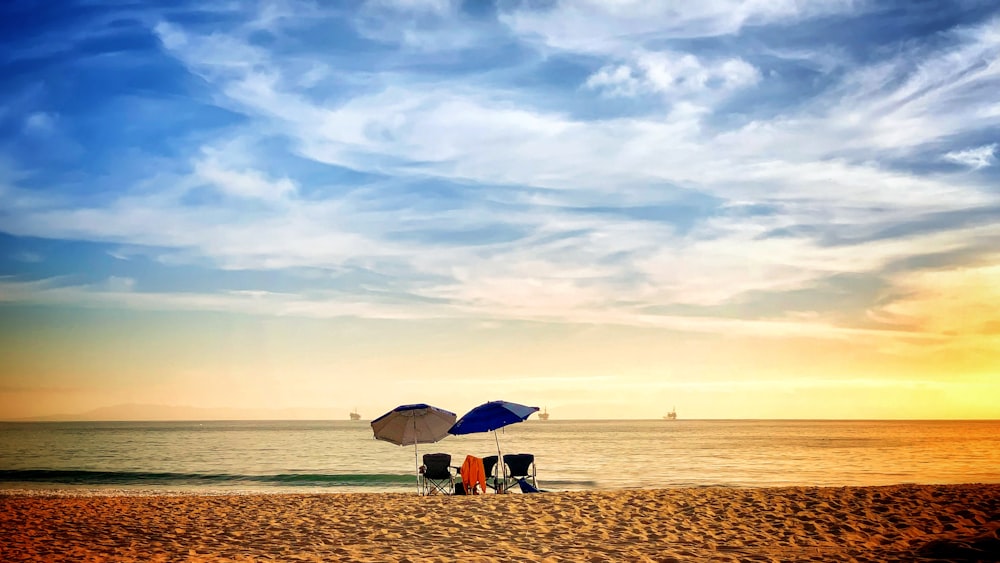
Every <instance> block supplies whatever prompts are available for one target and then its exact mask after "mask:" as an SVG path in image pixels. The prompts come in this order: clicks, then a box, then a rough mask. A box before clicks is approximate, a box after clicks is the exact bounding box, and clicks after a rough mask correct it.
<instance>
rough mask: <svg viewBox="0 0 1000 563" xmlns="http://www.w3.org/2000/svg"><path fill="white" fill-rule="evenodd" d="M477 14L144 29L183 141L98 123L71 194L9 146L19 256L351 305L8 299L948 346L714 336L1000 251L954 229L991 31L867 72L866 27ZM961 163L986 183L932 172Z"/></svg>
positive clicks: (964, 228) (888, 53) (52, 113)
mask: <svg viewBox="0 0 1000 563" xmlns="http://www.w3.org/2000/svg"><path fill="white" fill-rule="evenodd" d="M466 8H467V6H466V5H465V4H462V3H458V2H431V1H427V2H402V3H400V2H370V3H366V4H364V5H362V6H361V7H360V8H359V9H358V10H356V11H352V10H349V9H347V8H342V7H333V8H324V7H318V6H314V5H308V4H298V3H278V4H268V5H264V6H261V7H259V8H255V9H249V10H248V9H246V6H233V7H231V9H227V11H225V13H224V16H225V17H221V16H220V17H219V19H218V21H215V22H214V25H198V24H197V23H196V22H195V21H194V20H193V19H191V18H185V17H180V16H178V14H177V13H175V12H172V11H170V10H163V11H159V12H155V13H144V14H142V17H141V18H139V21H141V22H146V23H145V25H147V27H146V28H145V31H146V32H147V33H148V37H147V38H148V39H150V40H151V41H153V44H154V49H153V52H152V53H147V56H149V57H151V58H155V59H156V60H157V61H158V62H159V63H160V64H163V65H164V68H170V69H172V71H173V72H176V73H177V75H176V76H174V78H176V81H175V83H179V84H185V88H188V90H185V92H184V94H183V96H177V97H178V98H180V99H181V101H182V102H184V103H185V104H190V105H183V106H182V107H184V108H185V109H186V110H187V111H189V112H190V113H189V114H183V112H182V115H170V116H156V115H153V116H149V117H148V121H147V122H143V123H141V124H139V125H136V127H140V126H147V127H149V130H148V131H146V132H145V133H143V134H139V133H136V132H135V131H133V130H132V129H130V128H129V126H127V125H124V124H119V125H115V123H119V122H117V121H112V120H108V121H106V122H105V123H103V124H102V127H106V128H111V130H112V131H113V133H115V134H116V135H120V136H121V137H120V139H118V140H117V142H119V143H120V145H115V147H114V150H111V149H109V154H110V156H108V157H107V158H108V161H107V162H108V163H110V164H103V165H102V166H104V168H101V167H98V166H97V165H94V167H93V168H90V167H88V166H86V165H85V163H84V164H81V163H76V166H77V168H76V169H73V170H70V167H66V170H63V172H64V174H63V175H60V176H58V177H57V176H55V175H51V174H47V173H46V170H47V169H46V168H45V167H44V166H42V163H40V162H37V161H34V160H32V157H31V156H30V155H27V154H26V153H22V152H17V149H16V147H15V144H16V143H15V141H16V140H17V139H16V138H15V137H12V136H7V137H6V138H5V140H4V145H3V146H4V147H5V149H4V154H5V155H6V159H5V160H6V161H7V162H10V163H12V164H11V166H10V172H9V173H7V174H4V175H3V176H2V177H0V181H2V183H0V190H2V195H3V201H4V203H3V204H2V206H0V229H2V230H3V232H5V233H7V234H8V235H11V236H13V237H18V238H21V239H34V238H37V239H62V240H81V241H90V242H95V243H101V244H107V245H109V247H110V249H109V250H108V251H109V252H115V253H117V254H116V255H118V256H126V255H128V256H136V255H141V254H143V253H146V254H147V255H149V256H152V257H153V258H154V261H155V263H156V264H158V265H159V267H162V268H164V269H167V270H168V269H170V268H174V267H179V266H181V265H192V264H197V265H198V266H199V267H205V268H207V269H209V270H211V271H213V272H216V273H219V274H221V273H224V272H229V271H257V272H259V271H268V272H282V273H283V274H284V275H287V276H289V277H295V278H299V279H307V278H306V276H319V277H322V278H324V279H325V280H328V282H329V283H330V284H331V285H332V286H333V287H334V288H335V290H334V291H331V292H330V293H328V294H323V295H319V294H317V293H310V292H301V293H294V292H292V293H289V292H284V291H280V290H279V289H280V288H277V287H271V286H268V285H266V284H262V285H261V286H259V287H249V288H248V287H239V288H233V287H228V288H227V287H220V289H219V290H218V292H217V293H214V294H213V293H201V294H197V295H193V294H183V295H180V294H179V295H171V294H170V293H169V292H148V293H147V292H144V291H143V288H144V283H143V282H144V279H143V274H142V273H135V272H131V271H129V272H125V273H121V272H115V273H110V272H109V273H108V277H107V278H105V279H109V280H110V279H115V280H118V281H117V282H116V283H115V284H111V285H117V287H115V288H111V287H110V286H106V287H103V288H102V287H98V286H94V285H72V286H66V287H62V288H55V287H48V286H33V285H30V284H32V283H42V282H41V280H42V279H43V278H41V277H40V276H41V274H35V275H34V276H35V277H34V278H32V279H28V280H25V279H22V278H31V277H32V276H27V275H24V276H20V277H19V278H18V282H17V283H18V284H22V285H11V283H12V282H8V283H7V284H6V285H5V288H6V289H5V295H6V296H7V297H6V299H7V300H17V299H29V298H32V299H37V300H44V299H51V300H57V301H60V302H69V301H71V300H72V299H77V298H79V299H96V300H97V301H100V302H103V303H105V304H110V303H119V304H130V305H134V306H141V307H147V306H152V305H150V304H151V303H154V302H155V303H158V304H159V305H157V306H161V307H167V306H170V307H178V308H190V309H198V308H209V309H223V310H236V309H240V308H244V310H246V311H251V312H255V313H259V314H283V315H292V314H296V315H303V316H327V315H328V316H337V315H358V316H372V317H376V318H438V317H450V316H457V317H462V316H468V317H475V318H484V319H488V318H491V317H492V318H498V319H529V320H542V321H545V322H567V323H595V322H608V323H616V324H625V325H636V326H647V325H648V326H662V327H669V328H672V329H677V330H693V331H702V330H705V331H708V330H732V331H740V330H743V329H741V328H740V327H752V328H751V329H748V330H747V332H748V333H749V332H753V331H762V332H764V333H768V332H770V331H773V332H774V333H782V334H784V333H792V332H795V331H806V332H808V333H810V334H817V335H827V336H829V337H840V335H842V334H845V333H850V331H864V330H868V329H869V325H870V324H871V323H872V322H873V319H875V320H877V321H878V322H879V323H883V324H885V325H893V328H894V329H899V328H900V326H903V327H905V328H904V329H903V330H905V331H911V332H914V331H916V332H919V331H930V332H932V333H934V337H935V338H937V337H939V336H940V334H941V333H940V332H935V331H931V330H929V328H928V327H927V325H925V324H920V323H917V324H905V325H896V324H895V323H894V322H893V321H892V320H891V319H892V318H896V317H898V316H899V315H901V314H902V313H900V312H899V311H900V310H901V309H900V307H902V306H901V305H899V304H896V305H895V306H894V307H895V309H894V308H893V307H890V306H886V307H875V306H874V305H873V304H868V305H869V306H857V307H856V309H855V310H853V311H850V312H847V315H846V316H848V317H850V318H851V320H850V321H848V322H845V321H844V317H839V318H838V319H837V320H833V319H830V318H823V316H822V315H820V314H819V313H815V311H810V310H809V309H808V308H805V310H803V308H802V307H796V308H794V309H793V308H791V307H789V308H788V310H786V311H784V313H785V316H779V317H777V318H773V319H769V320H766V321H761V320H760V319H742V318H727V319H721V318H722V317H725V316H726V315H727V314H729V313H727V312H726V311H730V310H731V309H727V307H733V306H735V305H737V304H739V305H745V304H746V302H747V301H748V300H753V299H756V298H759V296H760V295H768V296H774V295H781V294H783V293H785V292H797V291H798V292H801V291H810V290H814V289H815V288H816V287H818V286H821V285H822V284H823V283H824V282H825V280H828V279H829V278H831V277H832V276H836V275H842V274H850V275H854V276H860V277H863V278H865V279H868V280H873V281H872V283H875V282H876V281H877V282H879V283H886V284H893V285H894V287H905V285H906V284H907V283H911V282H912V279H921V278H920V276H923V275H925V273H924V272H923V271H922V270H919V271H915V270H909V269H907V270H906V271H902V272H900V271H899V268H900V266H899V264H904V263H917V262H919V261H920V260H921V259H924V258H925V257H935V261H936V262H935V263H936V264H939V265H941V268H943V269H944V270H945V271H947V270H948V269H949V268H955V267H962V266H963V265H964V264H967V263H969V262H970V261H975V260H986V259H987V258H984V257H983V256H982V255H981V254H979V253H980V248H981V247H980V246H979V243H978V242H977V241H983V240H994V239H998V238H1000V232H998V227H997V226H996V225H995V224H994V223H995V222H993V223H991V222H987V221H982V220H967V221H962V220H961V219H960V218H961V217H963V216H969V217H979V216H983V215H984V214H986V213H987V212H988V210H989V209H995V208H996V206H997V205H998V203H1000V202H998V199H997V198H998V196H997V194H996V193H995V191H990V190H987V189H983V183H982V182H983V179H982V177H981V176H978V175H977V174H983V173H986V172H988V170H987V169H988V168H989V167H990V166H991V165H992V164H993V163H994V161H995V149H996V144H995V143H990V142H988V141H989V140H990V139H991V138H992V137H991V135H994V134H995V132H996V130H997V128H998V127H1000V106H998V102H997V101H996V99H995V96H993V95H991V93H992V92H993V91H994V90H995V88H994V87H995V86H997V84H998V80H1000V74H998V66H997V64H996V61H997V55H998V53H1000V34H998V33H997V29H998V27H997V26H998V25H1000V23H998V22H1000V20H998V19H996V18H995V16H990V17H986V18H979V19H976V20H974V21H966V22H964V23H962V24H960V25H957V26H953V27H951V28H949V29H945V30H942V31H941V32H940V33H937V34H936V35H935V36H934V37H924V36H921V35H919V34H916V35H913V34H911V35H900V36H899V37H897V38H895V40H894V42H893V43H892V48H885V49H883V50H881V51H873V52H872V53H870V54H869V56H868V58H866V59H858V58H855V57H852V55H851V54H850V50H849V49H848V48H847V46H845V45H838V44H837V42H838V41H841V40H842V39H841V38H840V37H839V36H838V35H836V34H833V33H830V32H829V30H828V28H827V27H825V26H828V25H832V24H831V23H830V22H841V23H843V22H847V23H850V22H853V21H861V20H862V19H863V18H865V17H868V16H869V15H870V14H873V13H874V14H876V15H877V13H878V12H879V10H878V7H877V6H874V5H869V4H867V3H860V2H846V1H845V2H832V3H831V2H822V3H819V2H815V3H814V2H770V3H749V4H747V3H745V2H724V1H717V2H708V3H701V4H699V5H698V6H694V5H688V4H677V3H671V2H624V3H622V2H583V3H581V2H555V3H552V4H551V5H548V6H547V7H544V8H542V9H529V8H527V7H525V6H521V5H518V6H516V7H510V8H509V9H504V8H503V7H501V9H499V11H496V12H492V11H491V12H490V13H489V14H485V15H484V14H471V13H468V10H467V9H466ZM404 15H405V16H406V17H404ZM206 17H208V16H206ZM872 17H874V16H872ZM320 24H322V25H327V26H332V27H335V28H336V29H338V30H339V32H338V33H339V35H337V36H336V37H333V38H331V37H329V34H326V35H323V34H319V35H317V34H316V26H317V25H320ZM844 25H846V23H844ZM785 36H790V37H785ZM885 41H891V40H890V39H885ZM497 44H500V45H504V46H506V48H505V49H502V50H501V51H500V54H497V53H498V51H496V50H495V49H496V47H495V45H497ZM469 53H476V54H479V55H481V54H483V53H490V54H492V55H493V58H479V57H470V56H469ZM161 59H162V60H161ZM80 60H81V61H82V60H83V59H82V58H81V59H80ZM470 61H478V62H470ZM483 61H485V62H483ZM816 61H821V63H817V62H816ZM77 64H81V65H82V64H83V62H79V61H78V62H77ZM88 64H90V63H89V62H88ZM137 76H138V74H137ZM137 80H138V78H137ZM161 87H162V88H166V86H165V85H161ZM25 88H27V87H25ZM153 90H154V91H156V88H155V87H153ZM23 91H26V90H22V92H21V93H22V94H23ZM776 93H778V94H780V95H778V94H776ZM147 94H149V90H142V89H136V90H135V91H129V92H127V93H121V92H117V91H116V92H114V95H115V96H117V97H116V98H115V99H116V100H121V98H122V97H128V98H130V99H131V98H134V97H142V96H144V95H147ZM15 96H16V94H12V95H11V96H10V97H8V98H7V99H8V100H12V99H14V97H15ZM151 97H157V95H152V96H151ZM8 103H12V102H9V101H8ZM63 106H64V104H62V105H61V104H60V103H58V102H57V101H52V102H50V103H49V104H48V107H35V108H32V110H31V111H30V112H26V113H24V115H23V116H22V117H20V118H19V121H18V123H19V128H18V130H19V131H20V133H18V135H22V134H23V135H27V134H29V133H30V132H33V133H38V134H40V133H42V132H45V131H47V130H52V129H53V128H55V129H59V130H60V131H66V132H65V133H63V134H67V135H72V131H73V130H74V125H75V126H76V127H78V128H82V127H84V125H86V124H87V123H89V122H88V121H87V118H86V117H83V116H82V114H73V113H72V112H71V111H69V110H71V109H72V108H68V107H63ZM114 109H115V108H111V109H108V110H107V111H108V116H110V115H113V114H114ZM5 115H6V114H5ZM205 116H211V119H208V118H206V117H205ZM196 117H197V119H196ZM185 120H186V121H185ZM203 120H204V121H203ZM121 123H124V122H121ZM151 124H152V125H151ZM64 125H69V127H64ZM95 130H100V131H102V132H103V133H104V134H108V131H107V130H101V129H95ZM160 136H166V137H167V139H168V140H167V141H163V142H161V141H160ZM100 138H101V137H100V135H98V134H97V133H92V134H91V135H90V137H87V138H83V137H82V136H81V137H80V138H77V139H74V140H75V141H78V142H80V143H81V146H86V143H89V142H97V141H94V139H98V140H99V139H100ZM984 139H986V141H987V142H985V143H984ZM132 146H139V147H141V150H140V151H138V152H133V153H124V152H122V153H121V154H119V153H117V152H115V151H118V150H119V147H132ZM970 147H972V148H970ZM942 160H943V161H947V162H953V163H958V164H961V165H963V166H965V167H967V168H970V169H973V171H974V173H968V171H965V170H963V171H956V170H954V167H947V166H939V167H938V168H933V167H932V168H921V167H920V166H917V165H915V164H914V163H916V162H926V163H930V164H929V165H927V166H931V165H933V164H934V163H935V162H936V163H938V165H941V163H942ZM115 164H122V165H123V166H124V165H126V164H128V165H131V166H133V167H134V169H133V170H131V171H130V175H128V176H125V175H123V174H122V173H120V172H117V170H118V168H117V167H116V166H114V165H115ZM147 169H148V170H156V172H155V173H152V172H151V173H148V174H143V170H147ZM109 170H110V171H109ZM71 172H72V173H71ZM80 185H83V186H86V188H85V190H84V191H86V196H87V197H85V198H81V194H80V190H79V189H78V188H79V186H80ZM47 186H48V187H49V189H45V188H46V187H47ZM984 210H985V211H984ZM931 218H934V219H935V220H931ZM942 218H952V220H947V221H946V220H944V219H942ZM915 222H918V223H920V225H921V228H911V226H912V225H913V224H914V223H915ZM24 244H26V245H27V244H29V243H27V242H25V243H24ZM123 248H127V249H128V252H127V253H126V254H122V249H123ZM22 252H31V251H30V250H23V251H22ZM121 262H129V263H131V262H133V261H132V260H128V261H125V260H122V261H121ZM16 273H20V272H16ZM48 273H49V274H51V272H48ZM66 273H71V272H66ZM112 275H114V276H115V277H114V278H112V277H110V276H112ZM910 276H914V277H913V278H912V279H911V278H910ZM348 278H349V279H350V280H351V281H350V283H348V282H346V281H344V280H345V279H348ZM44 279H52V278H44ZM977 279H978V278H977ZM124 280H130V281H129V283H128V284H126V285H127V287H126V286H122V283H124ZM358 280H363V281H360V282H359V281H358ZM907 280H910V281H907ZM23 284H29V285H23ZM338 284H339V285H338ZM359 288H360V289H359ZM111 289H114V291H111ZM326 289H328V288H327V287H326V286H324V290H326ZM951 290H954V288H952V289H951ZM372 295H380V296H382V298H381V299H373V298H372V297H371V296H372ZM32 296H33V297H32ZM43 296H47V297H44V298H43ZM680 308H683V310H684V311H685V312H684V313H678V311H679V310H681V309H680ZM904 308H905V307H904ZM816 309H822V307H820V306H819V305H817V306H816ZM874 309H879V310H881V314H877V315H872V314H869V313H870V310H874ZM663 311H669V312H663ZM809 314H816V315H817V316H816V317H808V315H809ZM796 315H807V316H806V317H802V316H796ZM720 319H721V320H720ZM698 327H705V328H704V329H702V328H698ZM775 327H780V328H775ZM785 327H787V328H785ZM890 332H891V331H890Z"/></svg>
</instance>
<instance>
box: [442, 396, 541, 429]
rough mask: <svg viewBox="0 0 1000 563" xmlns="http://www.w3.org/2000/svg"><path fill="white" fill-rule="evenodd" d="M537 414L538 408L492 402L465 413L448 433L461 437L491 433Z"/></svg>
mask: <svg viewBox="0 0 1000 563" xmlns="http://www.w3.org/2000/svg"><path fill="white" fill-rule="evenodd" d="M535 412H538V407H528V406H525V405H519V404H517V403H511V402H509V401H490V402H488V403H483V404H481V405H479V406H478V407H476V408H474V409H472V410H471V411H469V412H467V413H465V414H464V415H463V416H462V418H461V419H459V421H458V422H456V423H455V425H454V426H452V427H451V429H450V430H448V433H449V434H455V435H459V434H475V433H477V432H489V431H490V430H496V429H497V428H503V427H504V426H507V425H508V424H514V423H516V422H523V421H524V420H525V419H527V418H528V417H529V416H531V415H532V413H535Z"/></svg>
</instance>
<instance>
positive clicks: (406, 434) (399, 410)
mask: <svg viewBox="0 0 1000 563" xmlns="http://www.w3.org/2000/svg"><path fill="white" fill-rule="evenodd" d="M453 424H455V413H453V412H450V411H446V410H444V409H442V408H438V407H432V406H431V405H426V404H424V403H417V404H414V405H400V406H398V407H396V408H394V409H392V410H391V411H389V412H387V413H385V414H383V415H382V416H380V417H378V418H376V419H375V420H373V421H372V432H374V433H375V439H377V440H384V441H386V442H389V443H390V444H396V445H397V446H409V445H411V444H412V445H413V466H414V471H415V472H416V476H417V490H418V491H419V490H420V462H419V460H418V457H417V444H430V443H433V442H437V441H438V440H440V439H442V438H444V437H445V436H447V435H448V429H449V428H451V427H452V425H453Z"/></svg>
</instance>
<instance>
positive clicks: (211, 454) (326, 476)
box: [0, 420, 1000, 492]
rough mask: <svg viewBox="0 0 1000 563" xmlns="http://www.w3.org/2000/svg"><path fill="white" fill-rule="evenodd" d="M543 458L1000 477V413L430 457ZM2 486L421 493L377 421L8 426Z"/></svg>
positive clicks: (908, 479)
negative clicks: (375, 431)
mask: <svg viewBox="0 0 1000 563" xmlns="http://www.w3.org/2000/svg"><path fill="white" fill-rule="evenodd" d="M497 441H499V443H500V447H501V450H502V452H503V453H520V452H528V453H533V454H535V457H536V465H537V471H538V481H539V485H540V486H541V487H542V488H544V489H547V490H574V489H621V488H636V487H638V488H662V487H693V486H734V487H737V486H738V487H769V486H780V485H823V486H840V485H887V484H896V483H927V484H930V483H1000V421H976V422H955V421H946V422H942V421H905V422H900V421H697V420H678V421H660V420H652V421H633V420H629V421H603V420H602V421H545V422H543V421H534V420H532V421H528V422H524V423H520V424H516V425H512V426H509V427H507V428H506V429H504V430H502V431H499V432H498V433H497V436H496V437H494V435H493V434H492V433H488V434H474V435H467V436H450V437H448V438H445V439H444V440H442V441H440V442H437V443H435V444H423V445H421V446H420V447H419V453H420V454H423V453H430V452H446V453H450V454H452V456H453V458H454V459H453V465H461V462H462V460H464V458H465V455H466V454H473V455H476V456H480V457H482V456H486V455H490V454H491V453H496V450H497ZM0 488H3V489H50V488H60V489H69V490H76V489H95V488H112V489H140V490H180V491H190V490H199V491H204V492H214V491H257V492H260V491H264V492H289V491H311V492H317V491H321V492H348V491H373V492H374V491H402V492H405V491H413V490H414V489H415V478H414V449H413V447H412V446H409V447H400V446H394V445H392V444H389V443H386V442H381V441H376V440H374V439H373V438H372V431H371V427H370V426H369V424H368V423H367V422H365V421H358V422H351V421H321V422H299V421H295V422H292V421H288V422H274V421H266V422H242V421H241V422H104V423H93V422H75V423H0Z"/></svg>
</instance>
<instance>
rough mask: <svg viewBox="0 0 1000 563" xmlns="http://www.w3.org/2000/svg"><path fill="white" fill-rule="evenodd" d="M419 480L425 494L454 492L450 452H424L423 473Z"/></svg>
mask: <svg viewBox="0 0 1000 563" xmlns="http://www.w3.org/2000/svg"><path fill="white" fill-rule="evenodd" d="M422 477H423V478H422V479H421V480H420V482H421V483H422V485H423V487H422V492H423V494H425V495H432V494H437V493H441V494H443V495H450V494H453V493H454V492H455V474H454V473H452V472H451V454H441V453H437V454H424V473H423V476H422Z"/></svg>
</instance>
